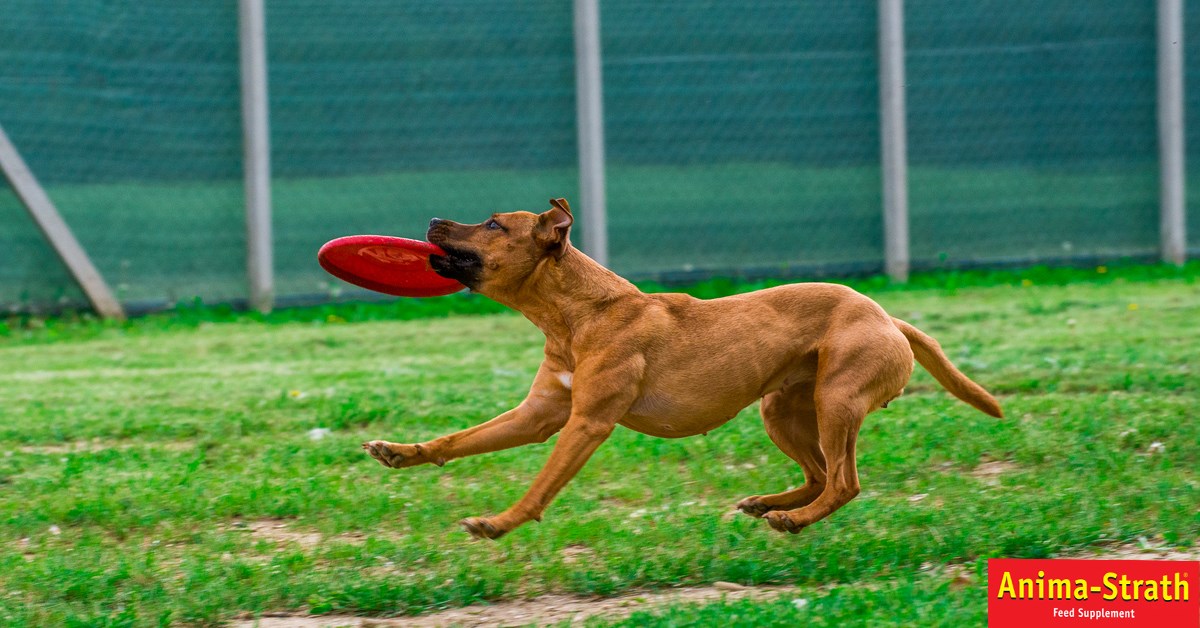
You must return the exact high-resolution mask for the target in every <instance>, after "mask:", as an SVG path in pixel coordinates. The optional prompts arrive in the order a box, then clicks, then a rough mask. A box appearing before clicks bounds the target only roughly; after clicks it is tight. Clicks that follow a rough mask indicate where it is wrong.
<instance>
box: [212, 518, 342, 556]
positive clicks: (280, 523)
mask: <svg viewBox="0 0 1200 628" xmlns="http://www.w3.org/2000/svg"><path fill="white" fill-rule="evenodd" d="M228 529H231V530H239V531H242V532H248V533H250V535H251V536H252V537H254V538H256V539H262V540H265V541H271V542H273V543H275V544H277V545H287V544H289V543H296V544H297V545H299V546H300V547H303V548H304V549H312V548H314V547H317V546H318V545H320V544H321V543H322V542H324V541H326V540H329V539H337V540H339V541H343V542H346V543H358V542H362V540H363V538H364V535H362V534H359V533H351V534H339V535H337V536H335V537H327V536H325V535H323V534H321V533H320V532H301V531H297V530H294V529H292V528H291V527H290V526H289V525H288V522H287V521H286V520H284V519H258V520H255V521H235V522H233V523H232V524H230V525H229V528H228Z"/></svg>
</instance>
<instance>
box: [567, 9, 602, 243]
mask: <svg viewBox="0 0 1200 628" xmlns="http://www.w3.org/2000/svg"><path fill="white" fill-rule="evenodd" d="M575 106H576V112H577V115H576V119H577V124H578V133H579V194H580V196H581V197H582V198H581V200H582V201H583V202H582V203H581V204H582V206H583V219H584V232H583V248H584V251H585V252H586V253H587V254H588V255H590V256H591V257H592V259H595V260H596V261H597V262H600V263H601V264H606V265H607V264H608V207H607V204H606V203H607V201H606V200H605V193H604V94H603V80H602V77H601V73H600V7H599V0H575Z"/></svg>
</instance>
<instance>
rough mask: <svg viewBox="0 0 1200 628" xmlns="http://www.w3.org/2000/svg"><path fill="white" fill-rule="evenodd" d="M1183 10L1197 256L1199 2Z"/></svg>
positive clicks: (1194, 250)
mask: <svg viewBox="0 0 1200 628" xmlns="http://www.w3.org/2000/svg"><path fill="white" fill-rule="evenodd" d="M1183 10H1184V16H1183V24H1184V30H1183V34H1184V56H1183V64H1184V65H1183V67H1184V74H1185V77H1186V78H1185V79H1184V85H1183V95H1184V98H1185V102H1186V104H1185V107H1186V109H1185V112H1186V115H1185V120H1184V127H1185V129H1186V134H1187V148H1186V150H1187V218H1188V223H1187V241H1188V253H1189V254H1190V256H1191V257H1200V2H1196V1H1195V0H1191V1H1189V2H1185V3H1184V5H1183Z"/></svg>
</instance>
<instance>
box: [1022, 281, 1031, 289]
mask: <svg viewBox="0 0 1200 628" xmlns="http://www.w3.org/2000/svg"><path fill="white" fill-rule="evenodd" d="M1021 285H1022V286H1025V287H1026V288H1028V287H1029V286H1032V285H1033V281H1031V280H1029V279H1022V280H1021Z"/></svg>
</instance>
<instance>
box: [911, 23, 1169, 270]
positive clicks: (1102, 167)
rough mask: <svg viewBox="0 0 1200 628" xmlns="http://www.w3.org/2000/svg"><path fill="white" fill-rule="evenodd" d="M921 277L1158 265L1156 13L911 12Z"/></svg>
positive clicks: (914, 197)
mask: <svg viewBox="0 0 1200 628" xmlns="http://www.w3.org/2000/svg"><path fill="white" fill-rule="evenodd" d="M906 10H907V15H906V20H907V22H906V29H907V37H908V57H907V64H908V98H909V100H908V103H909V117H908V120H909V163H910V168H911V177H912V179H911V218H912V221H911V236H912V255H913V259H914V262H915V263H916V264H917V265H936V264H939V263H951V264H961V263H964V262H974V263H977V262H983V263H986V262H988V261H991V260H1006V259H1013V260H1021V261H1025V260H1029V261H1032V260H1039V259H1054V258H1068V257H1075V256H1081V255H1083V256H1088V255H1105V256H1119V255H1135V254H1154V252H1155V250H1156V248H1157V246H1158V170H1157V126H1156V117H1155V89H1156V87H1155V85H1156V83H1155V12H1154V3H1153V2H1098V3H1086V4H1085V3H1079V2H1074V1H1072V0H1061V1H1047V0H1005V1H1004V2H971V3H961V4H956V5H954V10H953V11H948V10H947V3H945V2H939V1H935V0H909V1H908V2H906Z"/></svg>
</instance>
